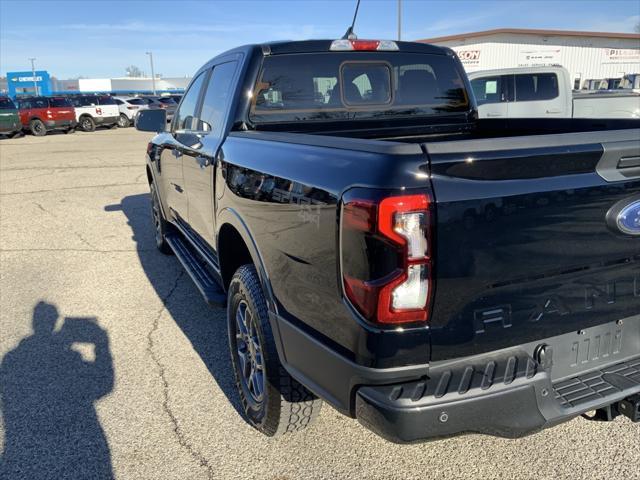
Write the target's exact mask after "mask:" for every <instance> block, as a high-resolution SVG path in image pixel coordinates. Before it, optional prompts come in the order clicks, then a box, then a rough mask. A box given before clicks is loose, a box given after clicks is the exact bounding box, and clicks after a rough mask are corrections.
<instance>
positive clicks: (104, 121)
mask: <svg viewBox="0 0 640 480" xmlns="http://www.w3.org/2000/svg"><path fill="white" fill-rule="evenodd" d="M119 118H120V116H119V115H118V116H115V117H93V119H94V120H95V122H96V125H113V124H114V123H117V122H118V119H119Z"/></svg>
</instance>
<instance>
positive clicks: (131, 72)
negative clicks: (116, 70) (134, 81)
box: [124, 65, 143, 77]
mask: <svg viewBox="0 0 640 480" xmlns="http://www.w3.org/2000/svg"><path fill="white" fill-rule="evenodd" d="M124 70H125V72H127V77H142V76H143V75H142V70H140V68H138V67H136V66H135V65H129V66H128V67H127V68H125V69H124Z"/></svg>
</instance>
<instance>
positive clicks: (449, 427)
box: [356, 355, 640, 443]
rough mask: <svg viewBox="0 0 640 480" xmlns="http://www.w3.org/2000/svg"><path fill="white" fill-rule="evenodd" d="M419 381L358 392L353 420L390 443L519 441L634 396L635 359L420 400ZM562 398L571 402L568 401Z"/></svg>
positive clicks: (639, 368) (639, 384) (638, 361)
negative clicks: (479, 437)
mask: <svg viewBox="0 0 640 480" xmlns="http://www.w3.org/2000/svg"><path fill="white" fill-rule="evenodd" d="M512 358H513V357H512ZM480 375H484V374H480ZM484 378H486V377H484ZM440 379H442V377H441V378H440ZM419 383H420V382H412V383H409V384H402V385H392V386H385V387H362V388H360V389H359V390H358V393H357V395H356V417H357V418H358V420H359V421H360V423H362V424H363V425H365V426H366V427H367V428H369V429H371V430H373V431H374V432H376V433H377V434H379V435H381V436H382V437H384V438H386V439H388V440H391V441H393V442H396V443H409V442H416V441H422V440H431V439H438V438H444V437H450V436H454V435H459V434H463V433H480V434H486V435H494V436H499V437H505V438H517V437H522V436H524V435H528V434H531V433H535V432H537V431H539V430H542V429H543V428H547V427H551V426H554V425H557V424H559V423H562V422H564V421H567V420H570V419H572V418H574V417H576V416H577V415H580V414H581V413H584V412H587V411H590V410H595V409H598V408H601V407H604V406H607V405H611V404H614V403H617V402H620V401H622V400H624V399H626V398H628V397H630V396H632V395H633V394H635V393H637V392H640V355H639V356H638V357H636V358H635V359H629V360H627V361H625V362H620V363H618V364H615V365H612V366H610V367H606V368H603V369H599V370H596V371H593V372H590V373H587V374H584V375H581V376H579V377H576V378H572V379H568V380H566V381H563V382H557V383H554V382H552V380H551V379H550V377H549V374H548V373H547V372H545V371H540V372H536V373H535V374H534V375H533V376H532V377H531V378H526V376H523V377H520V378H516V379H515V380H514V381H513V382H511V383H510V384H505V383H504V378H499V379H498V384H497V385H492V386H491V387H488V388H487V389H486V390H483V389H482V387H476V388H473V389H470V390H469V391H467V392H465V393H460V392H459V391H457V390H458V389H457V388H454V389H452V390H451V391H449V392H448V393H447V394H445V395H443V396H442V397H438V396H437V395H434V394H430V395H425V396H424V397H421V396H420V391H421V390H422V389H423V388H424V387H422V386H420V385H419ZM456 387H457V386H456ZM416 391H418V393H416ZM565 395H566V397H568V398H575V399H577V400H574V401H569V400H567V398H566V397H565Z"/></svg>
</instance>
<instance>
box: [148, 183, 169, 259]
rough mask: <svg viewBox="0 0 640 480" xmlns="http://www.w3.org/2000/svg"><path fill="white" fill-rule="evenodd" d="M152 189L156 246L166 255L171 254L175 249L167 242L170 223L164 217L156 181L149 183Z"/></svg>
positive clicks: (152, 212) (152, 215) (152, 213)
mask: <svg viewBox="0 0 640 480" xmlns="http://www.w3.org/2000/svg"><path fill="white" fill-rule="evenodd" d="M149 189H150V190H151V217H152V219H153V226H154V227H155V232H156V235H155V238H156V247H158V250H160V251H161V252H162V253H164V254H165V255H171V254H172V253H173V250H172V249H171V247H170V246H169V244H168V243H167V239H166V236H167V232H168V231H169V223H168V222H167V221H166V220H165V219H164V216H163V215H162V209H161V208H160V198H159V197H158V192H157V190H156V185H155V183H154V182H151V183H150V184H149Z"/></svg>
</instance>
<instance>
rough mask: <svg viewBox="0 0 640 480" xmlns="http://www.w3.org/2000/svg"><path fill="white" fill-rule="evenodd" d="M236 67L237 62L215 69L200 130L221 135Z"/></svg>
mask: <svg viewBox="0 0 640 480" xmlns="http://www.w3.org/2000/svg"><path fill="white" fill-rule="evenodd" d="M236 66H237V62H227V63H221V64H220V65H216V66H215V68H214V69H213V73H212V74H211V77H209V84H208V85H207V92H206V94H205V97H204V102H203V103H202V113H201V115H200V124H199V126H198V130H200V131H210V132H212V133H213V134H214V135H220V134H221V132H222V127H223V123H224V118H225V114H226V112H227V107H228V106H229V101H230V96H231V86H232V82H233V77H234V75H235V72H236ZM183 103H184V102H183Z"/></svg>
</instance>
